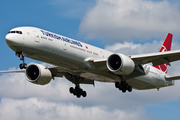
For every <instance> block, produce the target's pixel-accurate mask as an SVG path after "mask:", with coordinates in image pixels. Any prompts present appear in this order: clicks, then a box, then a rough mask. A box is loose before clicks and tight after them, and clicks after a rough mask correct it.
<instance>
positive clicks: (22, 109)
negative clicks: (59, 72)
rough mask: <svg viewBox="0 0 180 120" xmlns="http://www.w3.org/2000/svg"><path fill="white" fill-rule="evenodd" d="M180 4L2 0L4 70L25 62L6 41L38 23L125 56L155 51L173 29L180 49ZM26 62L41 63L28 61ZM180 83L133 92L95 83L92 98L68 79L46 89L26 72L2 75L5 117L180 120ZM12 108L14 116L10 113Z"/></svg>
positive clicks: (0, 85)
mask: <svg viewBox="0 0 180 120" xmlns="http://www.w3.org/2000/svg"><path fill="white" fill-rule="evenodd" d="M179 8H180V4H179V1H178V0H171V1H170V0H168V1H162V0H153V1H151V0H148V1H147V0H146V1H145V0H126V2H125V1H123V0H119V1H118V0H114V1H113V0H96V1H95V0H86V1H84V0H78V1H73V0H61V1H58V0H51V1H49V0H39V1H37V0H31V1H24V0H19V1H11V2H9V1H3V2H1V4H0V11H1V12H0V16H1V20H0V21H1V22H0V46H1V47H0V48H1V50H0V56H1V62H0V63H1V64H0V66H1V67H0V70H7V69H10V68H15V69H18V66H19V64H20V63H21V61H20V60H19V58H18V57H16V56H15V53H14V52H13V51H12V50H11V49H10V48H9V47H8V46H7V45H6V42H5V35H6V34H7V33H8V31H9V30H10V29H12V28H14V27H19V26H34V27H39V28H42V29H45V30H48V31H52V32H54V33H57V34H61V35H64V36H68V37H70V38H73V39H77V40H80V41H82V42H86V43H89V44H91V45H95V46H97V47H101V48H105V49H107V50H111V51H114V52H121V53H124V54H140V53H144V52H145V53H148V52H156V51H158V50H159V48H160V46H161V44H162V41H163V40H164V38H165V37H166V35H167V33H168V32H171V33H173V34H174V39H173V46H172V47H173V48H172V49H180V46H179V45H180V44H179V41H180V34H179V33H180V31H179V27H180V23H179V21H180V15H179V14H180V9H179ZM118 46H119V47H118ZM120 46H124V47H120ZM152 46H153V49H150V48H152ZM147 48H149V49H147ZM26 62H27V63H31V62H38V61H34V60H31V59H26ZM38 63H40V62H38ZM178 70H179V69H178V66H176V65H175V64H172V67H171V68H170V71H171V72H169V73H170V74H171V75H174V74H177V75H178ZM178 85H180V84H179V82H177V84H176V86H173V87H169V88H163V89H162V90H160V91H159V92H158V91H157V90H148V91H137V90H134V91H133V92H132V93H130V94H122V93H121V92H119V91H117V90H116V89H115V88H114V85H113V84H108V85H107V84H104V83H97V85H96V87H92V86H90V87H89V86H88V87H87V91H88V93H89V96H88V97H87V98H85V99H76V98H74V96H71V95H70V94H69V93H68V88H69V87H71V86H72V84H71V83H69V82H68V81H66V80H65V79H64V78H61V79H58V80H56V81H53V82H52V83H50V85H48V86H45V87H42V86H36V85H33V84H31V83H28V82H27V81H26V80H25V78H24V75H14V74H6V75H1V76H0V98H1V103H0V118H1V119H23V118H25V119H27V118H26V117H28V118H31V119H38V118H44V119H48V118H51V117H52V116H54V118H55V119H59V118H61V119H71V118H73V119H79V118H81V117H77V116H76V114H77V115H79V116H81V115H82V114H83V113H84V117H85V115H86V117H85V118H86V119H88V117H87V116H88V115H89V114H91V115H92V116H93V118H94V119H105V118H103V117H102V116H105V117H106V119H107V118H109V119H118V118H119V119H124V118H125V117H123V115H125V116H126V117H127V118H128V119H133V118H136V119H152V120H168V119H170V118H173V119H180V115H179V113H178V111H180V94H179V93H177V92H178V91H179V90H180V89H179V88H178ZM85 87H86V86H85ZM47 90H48V92H43V91H47ZM98 96H99V97H98ZM8 103H9V104H10V105H11V107H9V106H8ZM41 105H43V106H41ZM8 107H9V108H11V109H8ZM27 109H29V110H32V111H33V112H28V111H27ZM61 109H64V111H66V112H69V115H66V113H64V114H63V110H61ZM5 110H7V112H5ZM38 110H42V111H43V112H42V113H43V114H44V116H42V115H41V114H40V113H38V112H37V111H38ZM77 111H79V112H77ZM12 112H13V113H14V114H13V115H12V117H8V113H12ZM15 113H16V114H15ZM21 113H24V114H26V115H23V114H21ZM97 113H99V114H97ZM33 114H35V115H34V117H33V116H32V115H33ZM5 115H6V116H5ZM82 116H83V115H82ZM92 116H91V117H92ZM114 116H115V117H117V118H114Z"/></svg>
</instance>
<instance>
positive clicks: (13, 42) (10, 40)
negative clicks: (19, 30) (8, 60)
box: [5, 34, 22, 46]
mask: <svg viewBox="0 0 180 120" xmlns="http://www.w3.org/2000/svg"><path fill="white" fill-rule="evenodd" d="M5 39H6V43H7V44H8V45H9V46H19V45H21V44H22V41H21V39H20V38H19V37H18V36H17V35H15V34H7V35H6V37H5Z"/></svg>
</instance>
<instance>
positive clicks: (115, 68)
mask: <svg viewBox="0 0 180 120" xmlns="http://www.w3.org/2000/svg"><path fill="white" fill-rule="evenodd" d="M106 65H107V68H108V69H109V70H110V71H111V72H114V73H115V74H119V75H129V74H131V73H132V72H133V71H134V69H135V64H134V61H133V60H132V59H131V58H129V57H128V56H125V55H123V54H112V55H110V56H109V58H108V60H107V62H106Z"/></svg>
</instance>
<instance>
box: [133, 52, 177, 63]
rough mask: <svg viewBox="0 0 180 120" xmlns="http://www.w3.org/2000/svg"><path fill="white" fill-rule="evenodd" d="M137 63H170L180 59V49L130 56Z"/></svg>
mask: <svg viewBox="0 0 180 120" xmlns="http://www.w3.org/2000/svg"><path fill="white" fill-rule="evenodd" d="M130 57H131V59H132V60H134V61H135V63H136V64H146V63H150V62H152V63H153V65H154V66H157V65H161V64H168V65H170V62H174V61H177V60H180V50H174V51H166V52H157V53H149V54H140V55H132V56H130Z"/></svg>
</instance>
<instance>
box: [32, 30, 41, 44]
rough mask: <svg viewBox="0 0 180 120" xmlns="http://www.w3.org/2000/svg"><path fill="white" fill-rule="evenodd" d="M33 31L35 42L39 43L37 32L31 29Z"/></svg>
mask: <svg viewBox="0 0 180 120" xmlns="http://www.w3.org/2000/svg"><path fill="white" fill-rule="evenodd" d="M33 33H34V40H35V42H37V43H39V42H40V37H39V35H38V33H37V32H36V31H33Z"/></svg>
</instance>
